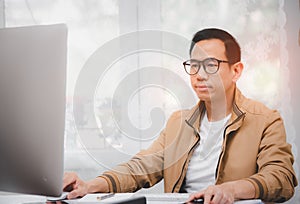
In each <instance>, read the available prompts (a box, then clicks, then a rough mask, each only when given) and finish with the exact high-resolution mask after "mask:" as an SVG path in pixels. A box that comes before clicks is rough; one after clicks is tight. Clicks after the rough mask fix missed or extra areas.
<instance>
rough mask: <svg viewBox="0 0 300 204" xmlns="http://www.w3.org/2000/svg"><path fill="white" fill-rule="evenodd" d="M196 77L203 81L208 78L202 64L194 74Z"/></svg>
mask: <svg viewBox="0 0 300 204" xmlns="http://www.w3.org/2000/svg"><path fill="white" fill-rule="evenodd" d="M196 77H197V79H198V80H199V81H203V80H206V79H207V78H208V74H207V73H206V72H205V70H204V68H203V65H201V67H200V69H199V71H198V73H197V74H196Z"/></svg>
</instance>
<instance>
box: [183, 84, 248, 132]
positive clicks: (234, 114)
mask: <svg viewBox="0 0 300 204" xmlns="http://www.w3.org/2000/svg"><path fill="white" fill-rule="evenodd" d="M244 100H245V97H244V96H243V95H242V93H241V91H240V90H239V89H238V88H236V89H235V92H234V101H233V106H232V111H231V118H230V122H229V125H228V127H229V126H231V128H230V129H238V128H239V127H240V126H241V125H242V122H243V119H244V117H245V112H243V111H242V109H241V107H242V104H243V102H244ZM205 111H206V108H205V103H204V101H201V100H200V101H199V102H198V104H197V105H196V106H194V107H193V108H192V109H191V110H190V112H189V113H188V115H187V117H186V120H185V121H186V123H187V124H188V125H189V126H191V127H192V128H194V130H195V131H196V132H199V127H200V121H201V119H202V117H203V116H204V113H205Z"/></svg>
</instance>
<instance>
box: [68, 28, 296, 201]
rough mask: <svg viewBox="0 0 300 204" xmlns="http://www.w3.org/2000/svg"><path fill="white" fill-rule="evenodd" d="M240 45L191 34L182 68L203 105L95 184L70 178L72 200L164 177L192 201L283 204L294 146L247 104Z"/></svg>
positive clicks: (221, 36) (217, 34) (218, 36)
mask: <svg viewBox="0 0 300 204" xmlns="http://www.w3.org/2000/svg"><path fill="white" fill-rule="evenodd" d="M240 55H241V53H240V47H239V45H238V43H237V42H236V40H235V39H234V38H233V37H232V36H231V35H230V34H229V33H227V32H226V31H223V30H220V29H215V28H212V29H204V30H201V31H199V32H197V33H196V34H195V35H194V38H193V42H192V44H191V48H190V56H191V59H190V60H187V61H186V62H184V63H183V64H184V68H185V70H186V72H187V73H188V74H189V75H190V79H191V85H192V87H193V89H194V91H195V93H196V94H197V96H198V97H199V99H200V101H199V103H198V104H197V105H196V106H195V107H194V108H192V109H191V110H183V111H179V112H176V113H174V114H173V115H172V116H171V117H170V119H169V120H168V122H167V125H166V127H165V129H164V130H163V131H162V133H161V135H160V136H159V137H158V138H157V140H155V141H154V143H153V144H152V145H151V146H150V147H149V148H148V149H147V150H143V151H141V152H139V153H138V154H137V155H135V156H134V157H133V158H132V159H131V160H130V161H128V162H127V163H124V164H121V165H118V166H117V167H116V168H114V169H113V170H111V171H107V172H104V173H103V175H101V176H99V177H97V178H95V179H94V180H91V181H88V182H85V181H82V180H81V179H80V178H79V177H78V176H77V175H76V173H66V174H65V177H64V189H68V190H70V191H71V192H70V193H69V194H68V198H74V197H78V196H83V195H85V194H87V193H92V192H134V191H137V190H139V189H140V188H144V187H151V186H153V185H155V184H156V183H158V182H159V181H160V180H162V179H164V189H165V192H188V193H193V194H192V195H191V197H190V200H193V199H196V198H204V203H205V204H208V203H210V202H212V203H233V202H234V200H238V199H254V198H260V199H262V200H264V201H273V202H284V201H286V200H288V199H289V198H291V197H292V196H293V193H294V187H295V186H296V185H297V179H296V177H295V173H294V170H293V166H292V165H293V161H294V160H293V155H292V153H291V147H290V145H289V144H287V143H286V135H285V129H284V125H283V121H282V119H281V117H280V115H279V113H278V112H277V111H274V110H270V109H268V108H267V107H265V106H264V105H262V104H261V103H259V102H256V101H253V100H250V99H247V98H246V97H244V96H243V95H242V94H241V92H240V91H239V89H238V88H237V87H236V82H237V80H238V79H239V77H240V76H241V73H242V71H243V64H242V63H241V62H240V60H241V56H240Z"/></svg>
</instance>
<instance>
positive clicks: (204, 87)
mask: <svg viewBox="0 0 300 204" xmlns="http://www.w3.org/2000/svg"><path fill="white" fill-rule="evenodd" d="M194 87H195V89H196V90H197V91H208V90H209V89H211V88H212V86H210V85H205V84H199V85H194Z"/></svg>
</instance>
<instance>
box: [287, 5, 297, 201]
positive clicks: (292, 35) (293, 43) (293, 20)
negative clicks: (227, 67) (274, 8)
mask: <svg viewBox="0 0 300 204" xmlns="http://www.w3.org/2000/svg"><path fill="white" fill-rule="evenodd" d="M284 3H285V5H284V10H285V13H286V25H285V29H286V33H287V45H286V46H287V49H288V53H289V59H288V67H289V70H290V76H289V77H290V80H289V87H290V91H291V105H292V107H291V110H292V112H293V113H292V116H293V119H292V121H293V123H294V127H295V131H296V134H295V135H296V139H295V144H296V146H293V149H296V150H297V151H295V152H296V154H295V155H294V156H295V158H296V161H295V165H294V166H295V168H297V169H298V175H297V176H298V181H299V179H300V178H299V177H300V175H299V168H300V137H299V135H300V122H299V121H300V108H299V104H300V90H299V86H300V80H299V77H300V58H299V56H300V39H299V38H300V36H299V35H300V24H299V19H300V1H296V0H295V1H285V2H284ZM289 203H300V188H299V185H298V187H297V188H296V195H295V197H294V198H293V199H292V200H291V201H290V202H289Z"/></svg>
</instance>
